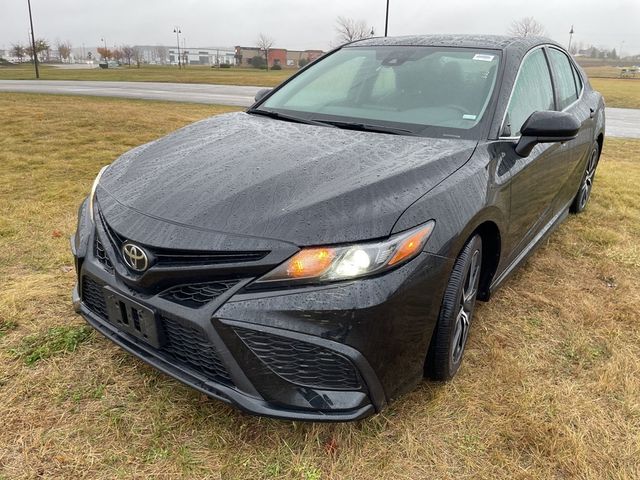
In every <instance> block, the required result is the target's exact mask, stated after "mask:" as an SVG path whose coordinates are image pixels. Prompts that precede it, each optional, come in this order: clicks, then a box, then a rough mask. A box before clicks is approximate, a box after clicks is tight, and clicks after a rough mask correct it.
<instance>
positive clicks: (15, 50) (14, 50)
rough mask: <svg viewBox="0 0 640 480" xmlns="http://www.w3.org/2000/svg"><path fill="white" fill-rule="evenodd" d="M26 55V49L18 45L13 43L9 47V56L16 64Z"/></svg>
mask: <svg viewBox="0 0 640 480" xmlns="http://www.w3.org/2000/svg"><path fill="white" fill-rule="evenodd" d="M26 55H27V47H25V46H24V45H22V44H20V43H14V44H12V45H11V56H12V57H16V58H17V59H18V62H22V59H23V58H24V57H25V56H26Z"/></svg>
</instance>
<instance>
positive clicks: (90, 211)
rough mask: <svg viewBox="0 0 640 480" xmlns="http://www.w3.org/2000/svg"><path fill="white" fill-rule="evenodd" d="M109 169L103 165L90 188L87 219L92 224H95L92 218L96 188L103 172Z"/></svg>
mask: <svg viewBox="0 0 640 480" xmlns="http://www.w3.org/2000/svg"><path fill="white" fill-rule="evenodd" d="M108 167H109V165H105V166H104V167H102V168H101V169H100V171H99V172H98V175H97V176H96V179H95V180H94V181H93V185H92V186H91V192H90V193H89V217H90V218H91V221H92V222H95V217H94V216H93V201H94V199H95V197H96V189H97V188H98V183H99V182H100V177H101V176H102V174H103V173H104V171H105V170H106V169H107V168H108Z"/></svg>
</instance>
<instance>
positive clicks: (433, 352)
mask: <svg viewBox="0 0 640 480" xmlns="http://www.w3.org/2000/svg"><path fill="white" fill-rule="evenodd" d="M481 268H482V237H480V235H474V236H473V237H471V239H469V241H468V242H467V243H466V244H465V246H464V248H463V249H462V252H461V253H460V255H459V256H458V258H457V259H456V261H455V264H454V265H453V270H452V271H451V276H450V277H449V283H448V284H447V288H446V290H445V293H444V297H443V299H442V305H441V307H440V314H439V316H438V323H437V324H436V328H435V331H434V332H433V336H432V337H431V345H430V346H429V352H428V354H427V363H426V365H425V373H426V375H427V376H428V377H429V378H432V379H434V380H449V379H450V378H452V377H453V376H454V375H455V374H456V372H457V371H458V368H460V364H461V363H462V357H463V354H464V350H465V347H466V345H467V338H468V337H469V329H470V328H471V319H472V317H473V311H474V308H475V304H476V296H477V295H478V284H479V283H480V272H481Z"/></svg>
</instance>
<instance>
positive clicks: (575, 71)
mask: <svg viewBox="0 0 640 480" xmlns="http://www.w3.org/2000/svg"><path fill="white" fill-rule="evenodd" d="M572 67H573V78H575V80H576V89H577V90H578V96H580V92H581V91H582V77H580V74H579V73H578V69H577V68H576V66H575V65H572Z"/></svg>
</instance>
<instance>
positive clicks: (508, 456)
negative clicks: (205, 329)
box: [0, 95, 640, 480]
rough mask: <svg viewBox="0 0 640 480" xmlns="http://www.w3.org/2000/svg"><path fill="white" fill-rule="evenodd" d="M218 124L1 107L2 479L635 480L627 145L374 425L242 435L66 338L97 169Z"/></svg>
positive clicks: (96, 341) (91, 346)
mask: <svg viewBox="0 0 640 480" xmlns="http://www.w3.org/2000/svg"><path fill="white" fill-rule="evenodd" d="M221 110H222V109H220V108H213V107H206V106H192V105H180V106H176V105H169V106H168V105H166V104H161V103H150V102H146V103H145V102H131V101H124V100H122V101H121V100H107V99H89V98H72V97H47V96H27V95H0V111H2V112H3V113H4V115H2V117H0V129H1V130H0V131H2V132H3V133H2V135H1V136H0V152H2V154H1V155H2V161H1V162H0V275H1V278H2V289H0V406H1V408H0V425H2V428H0V478H2V479H3V480H4V479H27V478H40V477H43V478H74V479H75V478H91V479H102V478H104V479H106V478H148V477H154V478H155V477H157V478H176V477H177V478H181V477H183V478H188V477H193V478H225V479H227V478H229V479H232V478H238V479H244V478H294V479H318V478H323V479H338V478H350V479H351V478H353V479H371V478H393V479H422V478H425V479H426V478H454V477H456V478H523V479H524V478H563V479H564V478H584V479H587V478H590V479H591V478H592V479H627V478H639V477H640V468H639V463H638V458H640V326H639V325H638V313H637V312H638V307H639V306H640V283H639V280H638V278H640V246H639V244H638V240H637V238H638V235H640V207H639V204H638V194H637V185H638V184H639V183H640V162H638V160H637V151H638V149H639V148H640V142H639V141H631V140H629V141H627V140H617V139H616V140H608V141H607V142H606V146H605V151H604V155H603V158H602V161H601V165H600V168H599V171H598V178H597V181H596V186H595V190H594V192H593V197H592V203H591V204H590V206H589V207H588V209H587V211H586V212H585V213H584V214H583V215H580V216H577V217H572V218H571V219H570V220H569V221H567V222H566V223H565V224H564V225H562V227H561V228H560V229H559V230H558V231H557V232H556V233H554V234H553V235H552V236H551V238H550V239H549V241H548V242H547V243H546V244H545V245H544V246H543V247H542V248H541V249H540V250H539V251H538V252H537V253H536V254H535V255H534V256H533V257H532V258H531V260H529V261H528V262H527V264H526V265H525V266H524V267H523V268H522V269H520V271H519V272H518V273H517V274H516V276H515V277H513V278H512V279H511V280H510V281H509V282H507V284H506V286H505V287H504V288H503V289H502V290H501V291H500V292H499V293H498V294H497V295H496V297H495V298H494V299H493V300H492V301H491V302H490V303H488V304H482V305H480V307H479V309H478V311H477V318H476V319H475V324H474V327H473V331H472V334H471V338H470V344H469V350H468V353H467V356H466V359H465V363H464V366H463V367H462V369H461V371H460V373H459V375H458V376H457V377H456V379H455V380H454V381H453V382H451V383H448V384H436V383H429V382H424V383H423V384H422V385H420V387H419V388H418V389H417V390H415V391H414V392H412V393H410V394H408V395H406V396H405V397H403V398H402V399H400V400H399V401H397V402H396V403H394V404H393V405H392V406H391V407H390V408H388V409H387V410H385V412H384V413H383V414H381V415H378V416H375V417H373V418H370V419H368V420H365V421H362V422H359V423H355V424H339V425H321V424H301V423H293V422H283V421H276V420H269V419H260V418H253V417H250V416H247V415H244V414H242V413H239V412H238V411H236V410H234V409H232V408H230V407H228V406H226V405H224V404H222V403H220V402H217V401H214V400H209V399H208V398H206V397H204V396H203V395H200V394H198V393H196V392H194V391H193V390H191V389H189V388H187V387H184V386H182V385H181V384H179V383H178V382H176V381H174V380H171V379H169V378H167V377H166V376H164V375H162V374H159V373H157V372H156V371H154V370H153V369H151V368H150V367H147V366H146V365H145V364H143V363H142V362H140V361H138V360H136V359H134V358H132V357H131V356H130V355H128V354H126V353H124V352H123V351H121V350H120V349H119V348H117V347H116V346H114V345H112V344H111V343H110V342H108V341H107V340H105V339H103V338H102V337H101V336H99V335H97V334H93V335H90V336H89V337H88V338H83V339H82V341H81V342H79V343H78V344H77V346H76V348H75V351H68V349H64V348H63V349H58V350H52V351H51V352H50V353H51V354H50V355H49V356H48V358H44V359H42V360H39V361H36V362H32V365H31V366H29V365H28V364H27V361H26V359H25V356H24V355H23V356H20V355H17V354H16V351H18V352H19V351H20V349H21V348H24V347H25V345H31V343H29V342H27V343H25V337H29V336H34V335H35V337H30V338H32V339H33V338H36V339H38V338H39V339H42V342H44V343H45V344H46V346H50V344H49V343H47V342H48V341H49V340H47V339H49V338H51V337H50V336H51V335H53V334H52V331H53V330H52V329H53V328H54V327H61V326H66V327H70V328H75V329H80V328H82V326H83V321H82V320H81V319H80V318H79V317H77V316H76V315H74V314H73V313H72V309H71V306H70V300H69V292H70V290H71V287H72V285H73V281H74V279H73V273H72V272H71V271H69V267H70V264H71V257H70V254H69V252H68V241H67V237H68V236H69V235H70V234H71V233H72V232H73V228H74V223H75V208H76V206H77V204H78V203H79V202H80V199H81V197H82V196H83V195H84V194H85V193H86V192H87V190H88V189H89V186H90V183H91V180H92V177H93V175H95V173H96V172H97V170H98V168H99V167H100V166H101V165H103V164H105V163H107V162H109V161H111V160H112V159H113V158H115V157H116V156H117V155H118V154H119V153H121V152H123V151H125V150H126V149H127V148H129V147H131V146H133V145H137V144H140V143H142V142H145V141H147V140H149V139H152V138H155V137H157V136H158V135H161V134H163V133H165V132H168V131H170V130H172V129H174V128H176V127H178V126H180V125H183V124H185V123H187V122H190V121H192V120H196V119H198V118H201V117H203V116H206V115H210V114H213V113H217V112H219V111H221Z"/></svg>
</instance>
